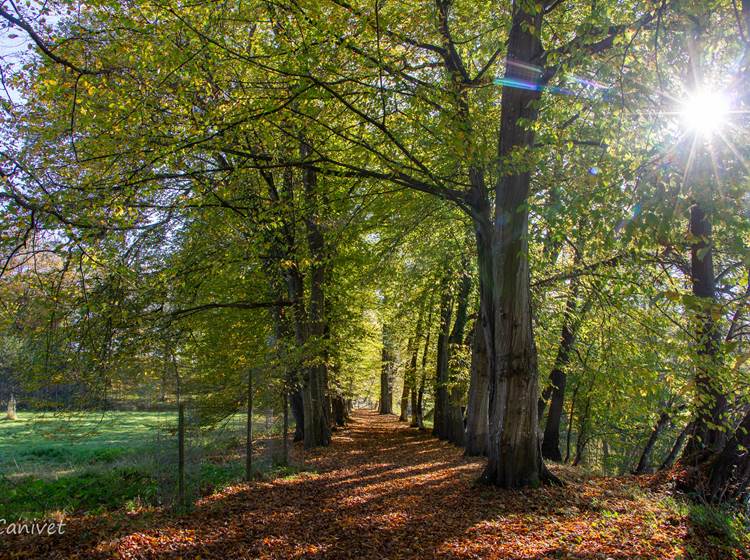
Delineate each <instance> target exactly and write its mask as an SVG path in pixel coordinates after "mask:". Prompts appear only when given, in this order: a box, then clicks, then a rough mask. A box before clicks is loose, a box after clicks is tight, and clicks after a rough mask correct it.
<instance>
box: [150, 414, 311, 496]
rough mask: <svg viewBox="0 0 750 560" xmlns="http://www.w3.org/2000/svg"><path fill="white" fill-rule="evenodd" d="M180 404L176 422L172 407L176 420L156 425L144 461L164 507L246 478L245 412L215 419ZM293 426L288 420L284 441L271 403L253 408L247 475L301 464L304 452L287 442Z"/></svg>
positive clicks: (285, 471) (281, 422) (256, 476)
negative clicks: (150, 445)
mask: <svg viewBox="0 0 750 560" xmlns="http://www.w3.org/2000/svg"><path fill="white" fill-rule="evenodd" d="M181 408H182V410H183V412H182V422H180V421H179V412H176V413H175V415H176V416H177V417H178V419H177V420H176V421H168V422H165V423H164V425H163V426H162V427H160V429H159V430H157V432H156V436H155V442H154V445H153V446H152V449H153V457H152V458H151V460H150V461H149V463H150V464H151V469H152V472H153V479H154V482H155V484H154V493H155V495H154V496H153V500H154V501H155V502H156V503H157V504H158V505H162V506H167V507H181V506H182V507H187V506H189V505H190V504H192V503H194V502H195V501H196V500H197V499H199V498H200V497H201V496H205V495H207V494H210V493H211V492H213V491H215V490H216V489H218V488H219V487H222V486H227V485H231V484H233V483H237V482H241V481H243V480H246V479H247V478H248V472H247V449H248V445H247V436H248V424H247V418H248V415H247V413H236V414H233V415H231V416H229V417H226V418H222V419H221V420H219V421H215V420H213V419H210V418H207V417H206V415H205V414H204V413H202V411H201V410H200V408H199V407H195V406H191V405H190V404H189V403H188V404H185V405H182V406H181ZM181 430H182V432H183V435H182V442H183V443H182V452H180V447H181V444H180V440H181V436H180V431H181ZM293 432H294V426H293V425H292V426H289V427H288V434H287V437H286V443H285V438H284V419H283V414H282V413H280V411H278V410H276V409H273V408H264V409H261V410H255V411H253V414H252V446H251V458H252V461H251V471H250V478H251V479H263V478H272V477H274V476H278V475H284V474H288V473H292V472H297V471H299V470H302V469H303V468H304V453H303V452H301V450H300V449H298V448H299V447H300V446H299V445H293V444H292V434H293ZM181 481H182V482H181Z"/></svg>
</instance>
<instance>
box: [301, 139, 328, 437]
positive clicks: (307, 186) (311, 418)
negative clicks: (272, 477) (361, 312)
mask: <svg viewBox="0 0 750 560" xmlns="http://www.w3.org/2000/svg"><path fill="white" fill-rule="evenodd" d="M300 155H301V157H302V159H303V160H306V159H307V158H308V157H310V156H311V155H312V149H311V147H310V145H309V144H307V143H306V142H303V143H302V145H301V150H300ZM302 183H303V186H304V190H305V197H306V199H307V203H308V211H307V214H306V216H305V225H306V227H307V244H308V247H309V249H310V256H311V260H312V264H311V269H310V280H311V281H310V308H309V328H308V334H309V337H310V338H313V339H314V340H315V342H316V343H317V344H323V342H324V338H325V333H326V326H325V293H324V287H325V276H326V262H327V254H326V247H325V239H324V236H323V228H322V224H321V221H320V215H319V212H318V209H319V206H320V199H321V197H320V194H319V193H318V192H317V187H318V184H317V175H316V173H315V169H314V168H313V167H312V166H311V165H306V166H305V167H304V169H303V172H302ZM305 342H307V339H306V340H305ZM321 354H322V356H321V357H318V358H319V359H317V360H315V361H316V362H317V363H315V364H313V365H311V366H309V367H307V368H305V373H304V375H303V386H302V401H303V405H304V415H305V418H304V422H305V434H304V439H305V447H307V448H310V447H315V446H318V445H328V443H329V442H330V441H331V430H330V421H329V418H328V409H329V403H328V386H327V385H328V371H327V366H326V361H325V359H322V357H324V356H325V350H323V351H322V352H321Z"/></svg>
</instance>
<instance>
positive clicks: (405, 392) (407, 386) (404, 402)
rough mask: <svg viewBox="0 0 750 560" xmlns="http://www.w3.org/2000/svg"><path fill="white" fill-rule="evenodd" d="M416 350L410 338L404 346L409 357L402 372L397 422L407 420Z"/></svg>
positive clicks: (415, 345) (413, 341) (415, 343)
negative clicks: (407, 363) (402, 382)
mask: <svg viewBox="0 0 750 560" xmlns="http://www.w3.org/2000/svg"><path fill="white" fill-rule="evenodd" d="M417 348H418V346H417V342H416V341H415V340H414V338H410V339H409V342H408V343H407V345H406V353H407V354H408V355H409V356H411V357H410V358H409V360H410V361H409V367H408V368H407V369H406V370H405V371H404V386H403V388H402V389H401V403H400V404H401V411H400V414H399V417H398V420H399V422H406V421H408V420H409V395H410V394H411V392H412V387H413V386H414V375H413V373H412V372H413V369H412V363H414V367H416V361H417V350H416V349H417Z"/></svg>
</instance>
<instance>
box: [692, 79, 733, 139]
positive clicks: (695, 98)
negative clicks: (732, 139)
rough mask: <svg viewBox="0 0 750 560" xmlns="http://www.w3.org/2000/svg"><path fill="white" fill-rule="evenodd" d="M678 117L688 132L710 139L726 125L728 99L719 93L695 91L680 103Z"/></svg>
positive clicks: (706, 90) (705, 90)
mask: <svg viewBox="0 0 750 560" xmlns="http://www.w3.org/2000/svg"><path fill="white" fill-rule="evenodd" d="M680 116H681V118H682V123H683V125H684V126H685V128H686V129H687V130H688V131H690V132H692V133H694V134H697V135H700V136H704V137H710V136H712V135H714V134H715V133H717V132H719V130H721V129H722V128H723V127H724V126H725V125H726V124H727V119H728V116H729V99H728V98H727V97H726V96H725V95H723V94H722V93H721V92H716V91H710V90H708V89H704V90H700V91H696V92H694V93H692V94H691V95H690V96H689V97H688V98H687V99H686V100H685V101H684V102H683V103H682V107H681V108H680Z"/></svg>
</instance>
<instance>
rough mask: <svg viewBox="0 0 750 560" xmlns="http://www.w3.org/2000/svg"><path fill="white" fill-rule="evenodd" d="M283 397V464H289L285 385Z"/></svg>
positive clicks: (287, 404)
mask: <svg viewBox="0 0 750 560" xmlns="http://www.w3.org/2000/svg"><path fill="white" fill-rule="evenodd" d="M283 397H284V465H285V466H286V465H288V464H289V396H288V395H287V392H286V387H284V390H283Z"/></svg>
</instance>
